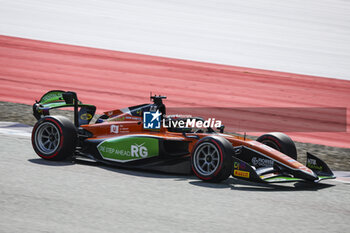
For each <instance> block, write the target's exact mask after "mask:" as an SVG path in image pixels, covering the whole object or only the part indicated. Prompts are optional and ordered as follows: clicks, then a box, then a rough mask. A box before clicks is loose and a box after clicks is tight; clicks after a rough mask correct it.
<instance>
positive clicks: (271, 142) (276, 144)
mask: <svg viewBox="0 0 350 233" xmlns="http://www.w3.org/2000/svg"><path fill="white" fill-rule="evenodd" d="M256 140H257V141H258V142H261V143H263V144H265V145H267V146H269V147H272V148H273V149H275V150H278V151H280V152H282V153H283V154H286V155H288V156H289V157H291V158H293V159H295V160H297V158H298V156H297V148H296V147H295V144H294V142H293V140H292V139H291V138H290V137H289V136H288V135H286V134H284V133H279V132H274V133H268V134H264V135H261V136H260V137H258V139H256Z"/></svg>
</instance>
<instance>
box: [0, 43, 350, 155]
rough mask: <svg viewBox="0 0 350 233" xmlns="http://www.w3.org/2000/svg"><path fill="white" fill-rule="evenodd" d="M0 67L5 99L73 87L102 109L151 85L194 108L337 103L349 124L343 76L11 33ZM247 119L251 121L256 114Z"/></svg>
mask: <svg viewBox="0 0 350 233" xmlns="http://www.w3.org/2000/svg"><path fill="white" fill-rule="evenodd" d="M0 66H1V67H2V68H1V70H0V85H1V92H0V100H2V101H10V102H17V103H25V104H32V103H33V102H34V100H39V99H40V97H41V96H42V95H43V94H44V93H45V92H46V91H49V90H53V89H54V90H57V89H61V90H70V91H76V92H77V93H78V96H79V99H80V100H82V101H83V103H88V104H94V105H96V106H97V109H98V112H99V113H101V112H102V111H107V110H112V109H117V108H124V107H127V106H132V105H136V104H140V103H145V102H146V103H147V102H148V101H149V100H148V97H149V95H150V92H153V93H157V94H164V95H167V96H168V100H167V101H166V104H167V106H168V107H187V108H191V109H193V110H194V109H196V108H203V107H205V108H207V107H227V108H234V107H286V108H288V107H342V108H347V118H346V120H347V125H345V127H344V131H345V130H347V128H349V124H350V123H349V122H350V114H349V109H350V102H349V101H348V100H349V99H350V92H349V90H350V81H347V80H338V79H328V78H320V77H315V76H306V75H298V74H291V73H282V72H274V71H266V70H258V69H251V68H242V67H235V66H225V65H216V64H209V63H200V62H193V61H187V60H178V59H171V58H163V57H154V56H148V55H140V54H133V53H125V52H117V51H110V50H102V49H95V48H88V47H80V46H72V45H65V44H56V43H50V42H43V41H37V40H28V39H22V38H16V37H8V36H0ZM179 113H181V112H179ZM214 117H216V116H215V115H214ZM232 117H233V116H232V115H229V114H226V115H225V114H224V115H221V116H220V120H222V121H223V123H224V124H225V122H226V123H227V122H230V121H232ZM332 117H333V115H332V116H330V117H329V119H332ZM334 117H336V116H334ZM242 118H244V117H242ZM239 120H240V119H238V121H237V122H239ZM250 120H251V121H252V123H253V122H254V121H256V120H258V119H257V118H255V119H250ZM302 120H303V115H302V114H301V115H300V117H297V118H296V119H294V120H293V121H294V122H293V123H295V124H298V123H299V122H300V124H301V123H302ZM234 123H235V121H234ZM253 124H254V123H253ZM255 124H256V125H259V122H258V123H256V122H255ZM262 124H263V122H262V123H261V125H262ZM259 132H261V131H259ZM265 132H266V131H265ZM288 134H289V135H290V136H292V138H293V139H294V140H296V141H301V142H309V143H316V144H324V145H329V146H337V147H346V148H349V147H350V133H349V132H317V131H316V132H301V133H288ZM258 135H261V133H259V134H258Z"/></svg>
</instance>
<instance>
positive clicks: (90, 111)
mask: <svg viewBox="0 0 350 233" xmlns="http://www.w3.org/2000/svg"><path fill="white" fill-rule="evenodd" d="M66 107H73V109H74V125H75V126H76V127H79V126H80V125H85V124H89V122H90V121H91V119H92V118H93V116H94V115H95V112H96V107H95V106H94V105H89V104H83V103H82V102H80V101H79V100H78V97H77V94H76V93H75V92H71V91H67V92H65V91H61V90H53V91H49V92H47V93H46V94H44V95H43V96H42V97H41V99H40V100H39V101H35V103H34V104H33V115H34V117H35V118H36V119H37V120H39V119H41V118H42V117H44V116H47V115H50V110H51V109H56V108H66ZM79 108H80V109H79Z"/></svg>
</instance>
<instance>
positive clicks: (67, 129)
mask: <svg viewBox="0 0 350 233" xmlns="http://www.w3.org/2000/svg"><path fill="white" fill-rule="evenodd" d="M76 142H77V133H76V128H75V126H74V125H73V123H72V122H71V121H70V120H69V119H67V118H66V117H63V116H47V117H44V118H42V119H40V120H39V121H38V122H37V123H36V124H35V126H34V128H33V131H32V145H33V148H34V151H35V152H36V153H37V154H38V155H39V156H40V157H41V158H43V159H47V160H56V161H57V160H65V159H67V158H70V157H72V155H73V153H74V149H75V146H76Z"/></svg>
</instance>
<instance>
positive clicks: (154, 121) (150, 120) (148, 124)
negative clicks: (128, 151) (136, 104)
mask: <svg viewBox="0 0 350 233" xmlns="http://www.w3.org/2000/svg"><path fill="white" fill-rule="evenodd" d="M161 115H162V114H161V113H160V112H159V110H157V111H156V112H143V128H144V129H160V116H161Z"/></svg>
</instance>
